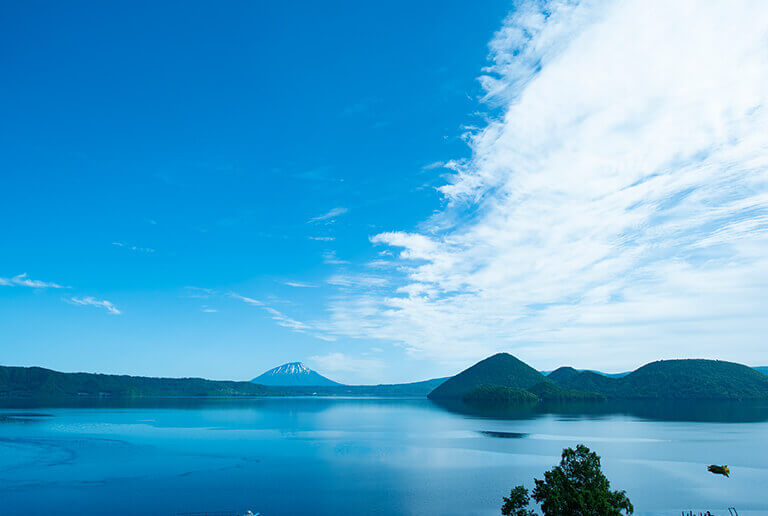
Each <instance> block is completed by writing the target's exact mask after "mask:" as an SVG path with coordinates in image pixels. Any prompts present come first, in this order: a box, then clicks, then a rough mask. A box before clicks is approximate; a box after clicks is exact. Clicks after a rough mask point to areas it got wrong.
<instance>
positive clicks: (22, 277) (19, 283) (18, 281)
mask: <svg viewBox="0 0 768 516" xmlns="http://www.w3.org/2000/svg"><path fill="white" fill-rule="evenodd" d="M0 285H2V286H5V287H29V288H69V287H64V286H62V285H59V284H57V283H52V282H49V281H40V280H33V279H31V278H29V276H27V274H26V273H24V274H19V275H18V276H14V277H12V278H0Z"/></svg>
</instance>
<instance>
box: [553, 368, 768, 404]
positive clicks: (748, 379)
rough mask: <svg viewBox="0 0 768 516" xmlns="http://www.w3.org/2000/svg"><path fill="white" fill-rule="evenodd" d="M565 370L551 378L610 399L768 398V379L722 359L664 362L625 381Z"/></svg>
mask: <svg viewBox="0 0 768 516" xmlns="http://www.w3.org/2000/svg"><path fill="white" fill-rule="evenodd" d="M563 369H564V368H561V369H559V370H557V371H553V372H552V373H551V374H550V376H549V377H548V378H549V379H550V380H553V381H555V382H556V383H558V385H560V386H561V387H563V388H565V389H577V390H581V391H591V392H598V393H600V394H603V395H605V396H606V397H609V398H624V399H632V398H635V399H700V400H749V399H768V376H766V375H765V374H762V373H760V372H758V371H757V370H755V369H753V368H751V367H748V366H745V365H742V364H736V363H733V362H724V361H722V360H703V359H689V360H660V361H657V362H651V363H650V364H646V365H644V366H643V367H641V368H639V369H637V370H636V371H633V372H632V373H630V374H629V375H627V376H624V377H622V378H607V377H604V376H601V375H598V374H596V373H592V372H589V371H584V372H580V373H579V372H577V374H575V375H574V374H573V373H572V371H563ZM558 371H559V372H558ZM555 373H558V374H555Z"/></svg>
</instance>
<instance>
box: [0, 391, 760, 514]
mask: <svg viewBox="0 0 768 516" xmlns="http://www.w3.org/2000/svg"><path fill="white" fill-rule="evenodd" d="M2 403H3V405H2V406H1V407H0V514H3V515H6V514H24V515H34V514H46V515H50V514H56V515H70V514H78V515H80V514H110V515H123V514H126V515H152V514H164V515H174V514H179V513H203V512H208V513H212V514H216V513H217V512H220V513H221V514H222V515H224V514H237V513H244V512H245V511H246V510H249V509H250V510H252V511H253V512H254V513H256V512H259V513H261V514H262V515H263V516H273V515H286V514H297V515H309V514H311V515H331V514H332V515H346V514H352V515H358V514H381V515H390V514H426V515H433V514H434V515H454V514H455V515H497V514H500V507H501V503H502V496H504V495H506V494H508V493H509V490H510V489H511V488H512V487H513V486H515V485H517V484H520V483H524V484H525V485H526V487H532V485H533V481H532V478H533V477H534V476H537V477H539V478H542V473H543V472H544V471H545V470H546V469H548V468H550V467H552V466H553V465H555V464H556V463H557V462H558V461H559V456H560V452H561V450H562V449H563V448H564V447H573V446H575V445H577V444H579V443H584V444H586V445H587V446H589V447H590V448H591V449H593V450H594V451H597V452H598V453H599V454H600V455H601V457H602V462H603V469H604V471H605V472H606V474H607V476H608V478H609V479H610V480H611V483H612V487H613V488H617V489H624V490H626V491H627V493H628V495H629V497H630V499H631V500H632V502H633V503H634V505H635V509H636V514H676V515H679V514H680V513H681V511H682V510H707V509H708V510H711V511H713V512H714V513H715V514H728V511H727V508H728V507H729V506H735V507H736V508H737V509H738V511H739V514H740V515H746V514H766V513H768V495H766V488H768V446H766V438H768V405H766V404H739V403H731V404H695V403H683V404H658V403H656V404H648V403H646V404H642V403H635V404H623V405H620V406H618V405H611V404H608V403H606V404H598V405H591V406H589V405H585V406H568V407H542V408H536V409H526V410H522V409H521V410H509V411H502V412H496V413H489V412H484V411H472V410H467V409H466V408H465V407H462V406H460V405H459V406H440V405H436V404H435V403H433V402H431V401H429V400H426V399H424V400H422V399H359V398H358V399H339V398H259V399H206V400H200V399H163V400H139V401H126V402H115V401H103V402H101V401H98V400H84V401H80V402H77V403H71V404H70V406H62V405H58V406H57V403H45V402H21V401H16V402H13V401H10V400H4V401H2ZM711 463H717V464H728V465H729V466H730V468H731V477H730V478H725V477H722V476H717V475H713V474H711V473H708V472H707V470H706V466H707V465H708V464H711Z"/></svg>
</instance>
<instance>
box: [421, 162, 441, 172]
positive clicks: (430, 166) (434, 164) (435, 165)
mask: <svg viewBox="0 0 768 516" xmlns="http://www.w3.org/2000/svg"><path fill="white" fill-rule="evenodd" d="M443 167H445V161H434V162H432V163H429V164H428V165H424V166H423V167H421V169H422V170H434V169H436V168H443Z"/></svg>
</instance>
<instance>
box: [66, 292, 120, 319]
mask: <svg viewBox="0 0 768 516" xmlns="http://www.w3.org/2000/svg"><path fill="white" fill-rule="evenodd" d="M66 301H67V302H68V303H70V304H73V305H79V306H95V307H98V308H103V309H105V310H107V311H108V312H109V313H111V314H113V315H120V314H121V313H122V312H121V311H120V310H118V309H117V307H116V306H115V305H114V304H112V303H111V302H110V301H107V300H106V299H96V298H95V297H90V296H86V297H70V298H67V299H66Z"/></svg>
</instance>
